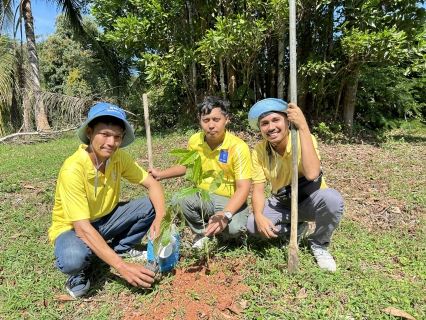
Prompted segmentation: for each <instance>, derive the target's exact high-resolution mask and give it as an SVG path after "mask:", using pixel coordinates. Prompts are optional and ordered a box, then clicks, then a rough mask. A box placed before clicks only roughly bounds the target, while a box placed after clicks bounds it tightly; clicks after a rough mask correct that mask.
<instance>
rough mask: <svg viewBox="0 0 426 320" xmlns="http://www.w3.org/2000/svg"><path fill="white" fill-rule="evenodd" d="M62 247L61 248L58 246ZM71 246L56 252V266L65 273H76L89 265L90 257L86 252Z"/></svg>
mask: <svg viewBox="0 0 426 320" xmlns="http://www.w3.org/2000/svg"><path fill="white" fill-rule="evenodd" d="M58 249H61V248H58ZM75 249H77V248H72V247H69V248H67V249H66V250H60V253H59V254H56V250H55V254H56V267H57V268H58V269H59V271H61V272H62V273H65V274H76V273H78V272H79V271H80V270H83V269H84V268H85V267H87V266H88V264H89V262H90V258H89V256H88V254H87V251H86V252H83V251H81V250H75Z"/></svg>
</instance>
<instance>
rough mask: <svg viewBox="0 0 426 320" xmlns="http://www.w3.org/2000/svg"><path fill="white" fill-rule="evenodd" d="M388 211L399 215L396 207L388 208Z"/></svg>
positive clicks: (398, 209)
mask: <svg viewBox="0 0 426 320" xmlns="http://www.w3.org/2000/svg"><path fill="white" fill-rule="evenodd" d="M388 211H389V212H392V213H401V209H400V208H398V207H389V208H388Z"/></svg>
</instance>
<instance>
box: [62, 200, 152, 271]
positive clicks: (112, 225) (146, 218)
mask: <svg viewBox="0 0 426 320" xmlns="http://www.w3.org/2000/svg"><path fill="white" fill-rule="evenodd" d="M154 219H155V211H154V207H153V206H152V203H151V200H149V197H142V198H138V199H134V200H131V201H129V202H120V203H118V204H117V206H116V207H115V208H114V210H112V211H111V213H109V214H108V215H106V216H104V217H102V218H101V219H99V220H96V221H95V222H92V226H93V227H94V228H95V229H96V230H97V231H98V232H99V234H100V235H101V236H102V238H104V240H105V241H107V240H110V239H113V240H112V242H111V248H112V249H114V251H116V252H124V251H127V250H129V249H131V248H132V247H133V246H134V245H136V244H139V243H141V240H142V238H143V237H144V235H145V234H146V232H147V231H148V230H149V228H150V227H151V224H152V222H153V221H154ZM54 253H55V256H56V267H57V268H58V269H59V271H61V272H62V273H65V274H71V275H74V274H77V273H78V272H80V271H81V270H83V269H84V268H86V267H87V266H88V265H89V263H90V260H91V258H92V255H93V252H92V250H91V249H90V248H89V247H88V246H87V244H86V243H85V242H84V241H83V240H81V239H80V238H78V237H77V236H76V233H75V230H74V229H71V230H68V231H66V232H64V233H61V234H60V235H59V236H58V237H57V238H56V240H55V249H54Z"/></svg>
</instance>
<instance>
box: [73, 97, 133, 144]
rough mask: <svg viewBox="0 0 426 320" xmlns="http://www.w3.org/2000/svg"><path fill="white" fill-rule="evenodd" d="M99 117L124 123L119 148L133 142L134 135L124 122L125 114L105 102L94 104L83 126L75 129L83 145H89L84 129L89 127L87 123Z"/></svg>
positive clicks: (128, 125) (130, 127)
mask: <svg viewBox="0 0 426 320" xmlns="http://www.w3.org/2000/svg"><path fill="white" fill-rule="evenodd" d="M101 116H110V117H115V118H118V119H120V120H123V122H124V137H123V141H122V142H121V144H120V148H124V147H126V146H128V145H129V144H131V143H132V142H133V141H134V140H135V134H134V133H133V129H132V126H131V125H130V123H129V122H128V121H127V120H126V112H124V110H123V109H121V108H119V107H117V106H116V105H113V104H109V103H106V102H101V103H97V104H95V105H94V106H93V107H92V108H90V111H89V115H88V116H87V120H86V121H84V122H83V124H82V125H81V126H80V127H78V129H77V136H78V137H79V138H80V140H81V141H82V142H83V143H84V144H87V145H88V144H89V143H90V140H89V138H87V136H86V128H87V126H88V125H89V122H90V121H92V120H93V119H95V118H98V117H101Z"/></svg>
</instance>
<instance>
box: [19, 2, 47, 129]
mask: <svg viewBox="0 0 426 320" xmlns="http://www.w3.org/2000/svg"><path fill="white" fill-rule="evenodd" d="M22 16H23V18H24V24H25V35H26V37H27V47H28V62H29V64H30V67H31V88H32V92H33V97H34V115H35V121H36V126H37V131H52V130H51V128H50V125H49V122H48V121H47V116H46V111H45V109H44V103H43V99H42V95H41V85H40V70H39V65H38V57H37V48H36V41H35V36H34V18H33V14H32V11H31V1H30V0H23V1H22Z"/></svg>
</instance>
